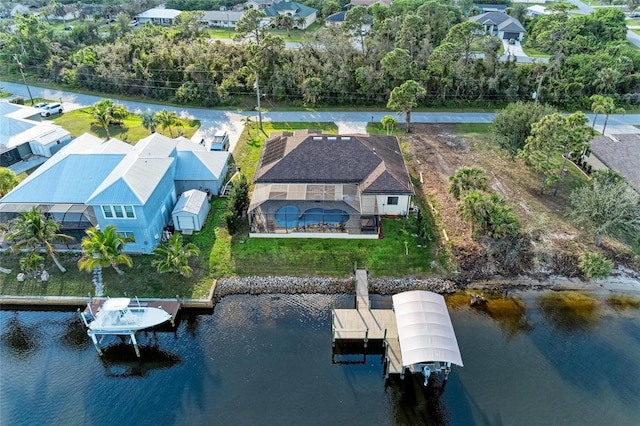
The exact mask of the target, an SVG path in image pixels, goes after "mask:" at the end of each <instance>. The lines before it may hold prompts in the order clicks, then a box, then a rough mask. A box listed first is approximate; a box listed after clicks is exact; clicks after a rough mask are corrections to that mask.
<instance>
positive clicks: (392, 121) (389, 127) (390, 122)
mask: <svg viewBox="0 0 640 426" xmlns="http://www.w3.org/2000/svg"><path fill="white" fill-rule="evenodd" d="M380 123H381V124H382V126H383V127H384V128H385V130H386V131H387V135H390V134H391V132H392V131H393V129H394V128H395V127H396V124H398V120H396V118H395V117H392V116H390V115H385V116H384V117H382V120H380Z"/></svg>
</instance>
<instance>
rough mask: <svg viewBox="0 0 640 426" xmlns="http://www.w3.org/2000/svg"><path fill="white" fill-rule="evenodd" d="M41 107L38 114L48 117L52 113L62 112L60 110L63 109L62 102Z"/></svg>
mask: <svg viewBox="0 0 640 426" xmlns="http://www.w3.org/2000/svg"><path fill="white" fill-rule="evenodd" d="M41 109H42V111H41V112H40V115H41V116H43V117H50V116H51V115H52V114H62V111H64V108H63V107H62V104H59V103H55V104H49V105H47V106H45V107H43V108H41Z"/></svg>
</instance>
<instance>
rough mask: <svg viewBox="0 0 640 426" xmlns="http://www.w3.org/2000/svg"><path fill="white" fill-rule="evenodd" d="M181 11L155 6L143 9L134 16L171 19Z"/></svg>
mask: <svg viewBox="0 0 640 426" xmlns="http://www.w3.org/2000/svg"><path fill="white" fill-rule="evenodd" d="M181 13H182V11H181V10H176V9H162V8H155V9H149V10H147V11H144V12H142V13H140V14H138V15H136V16H135V17H136V18H146V19H153V18H156V19H173V18H175V17H176V16H178V15H180V14H181Z"/></svg>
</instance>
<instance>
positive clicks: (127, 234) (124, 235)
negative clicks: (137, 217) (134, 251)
mask: <svg viewBox="0 0 640 426" xmlns="http://www.w3.org/2000/svg"><path fill="white" fill-rule="evenodd" d="M118 235H120V236H121V237H122V238H127V239H128V240H129V242H130V243H135V242H136V236H135V235H134V234H133V232H128V231H124V232H118Z"/></svg>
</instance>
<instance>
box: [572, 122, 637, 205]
mask: <svg viewBox="0 0 640 426" xmlns="http://www.w3.org/2000/svg"><path fill="white" fill-rule="evenodd" d="M589 151H590V152H589V155H587V156H586V157H585V158H584V160H585V163H586V164H588V165H589V166H591V169H592V170H606V169H612V170H615V171H617V172H618V173H620V174H621V175H622V176H624V177H625V178H626V179H627V182H629V185H631V186H632V187H633V188H634V189H635V190H636V191H638V193H640V166H639V165H640V134H627V135H611V136H596V137H595V138H593V139H592V140H591V144H590V148H589Z"/></svg>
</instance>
